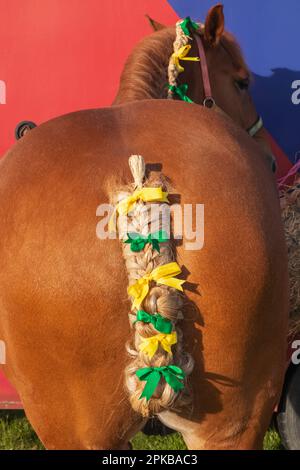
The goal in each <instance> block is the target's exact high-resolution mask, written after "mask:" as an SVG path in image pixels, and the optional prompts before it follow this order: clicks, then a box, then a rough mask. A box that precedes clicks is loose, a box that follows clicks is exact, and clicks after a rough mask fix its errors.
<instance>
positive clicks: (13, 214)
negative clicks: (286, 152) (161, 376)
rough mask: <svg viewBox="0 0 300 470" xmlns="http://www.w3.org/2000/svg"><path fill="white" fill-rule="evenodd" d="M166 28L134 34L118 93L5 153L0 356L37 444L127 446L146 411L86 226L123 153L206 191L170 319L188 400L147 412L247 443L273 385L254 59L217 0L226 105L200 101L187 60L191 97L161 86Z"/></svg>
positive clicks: (98, 251)
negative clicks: (186, 359)
mask: <svg viewBox="0 0 300 470" xmlns="http://www.w3.org/2000/svg"><path fill="white" fill-rule="evenodd" d="M153 24H154V26H157V24H156V23H155V22H153ZM174 39H175V29H174V27H172V28H164V29H160V28H159V31H156V32H155V33H153V34H152V35H151V36H149V37H148V38H146V39H144V40H143V41H142V42H141V43H140V44H139V45H138V46H137V48H136V49H135V50H134V52H133V53H132V55H131V56H130V58H129V60H128V62H127V64H126V66H125V69H124V72H123V75H122V78H121V84H120V89H119V92H118V95H117V98H116V100H115V103H114V106H112V107H111V108H107V109H96V110H87V111H80V112H76V113H72V114H69V115H66V116H62V117H59V118H56V119H53V120H51V121H49V122H47V123H45V124H42V125H41V126H39V127H38V128H36V129H34V130H32V131H30V132H28V133H27V134H26V135H25V136H24V138H22V139H21V140H20V141H19V142H18V143H16V145H14V146H13V147H12V148H11V149H10V150H9V151H8V152H7V154H6V155H5V157H4V158H3V159H2V160H1V163H0V200H1V205H0V239H1V248H0V250H1V252H0V257H1V271H0V285H1V296H0V301H1V314H0V339H1V340H3V341H5V344H6V356H7V363H6V364H5V365H4V366H2V368H3V371H4V373H5V374H6V376H7V377H8V378H9V380H10V381H11V382H12V384H13V385H14V386H15V387H16V389H17V390H18V392H19V394H20V397H21V399H22V402H23V405H24V408H25V411H26V414H27V416H28V418H29V420H30V422H31V423H32V425H33V427H34V429H35V430H36V432H37V434H38V436H39V438H40V439H41V440H42V442H43V443H44V444H45V446H46V447H47V448H48V449H123V448H127V446H128V441H129V439H131V437H132V436H134V434H135V433H136V432H137V431H138V430H139V429H141V428H142V426H143V425H144V424H145V419H144V418H142V416H140V415H139V414H138V413H136V412H135V411H133V409H132V407H131V405H130V402H129V399H128V393H127V391H126V390H125V387H124V369H125V367H126V365H127V363H128V356H127V353H126V351H125V343H126V342H127V341H128V340H129V339H130V338H131V336H132V333H131V329H130V326H129V322H128V312H129V310H130V304H129V302H128V300H127V299H126V287H127V276H126V271H125V266H124V262H123V260H122V251H121V244H120V243H119V241H118V240H112V239H111V240H99V239H98V238H97V237H96V234H95V226H96V224H97V221H98V219H97V218H96V215H95V211H96V208H97V206H98V205H99V204H101V203H105V202H108V195H107V190H106V186H107V181H108V180H109V179H110V178H111V177H112V176H113V175H115V174H122V175H124V178H125V181H127V182H128V181H131V177H130V173H129V170H128V164H127V162H128V157H129V156H130V155H131V154H140V155H143V156H144V158H145V160H146V162H147V163H158V164H160V166H161V167H162V169H163V172H164V174H165V175H167V177H168V178H170V180H171V181H172V184H173V186H174V187H175V188H176V193H179V194H180V197H181V204H185V203H189V204H196V203H203V204H205V246H204V248H203V249H202V250H200V251H185V250H184V243H183V244H182V245H181V246H179V247H178V249H177V251H178V259H179V260H180V264H181V265H184V266H185V267H186V268H187V269H188V271H189V273H190V274H189V277H188V281H189V282H190V283H191V284H196V285H197V286H198V288H197V289H191V290H187V291H186V295H187V297H188V299H189V302H190V303H193V304H194V306H195V307H196V308H193V312H194V311H195V310H196V311H197V312H198V313H197V318H193V315H192V313H191V312H189V311H188V308H187V311H186V312H184V313H185V320H184V321H183V322H182V326H181V328H182V330H183V333H184V342H185V348H186V349H187V350H188V351H189V352H190V354H191V355H192V357H193V358H194V361H195V366H194V369H193V372H192V375H191V376H190V377H189V386H190V387H191V389H192V396H193V405H192V407H191V408H190V409H189V410H188V411H186V412H181V413H178V412H177V411H176V410H175V409H173V408H172V407H171V408H170V409H165V410H162V411H161V412H160V413H159V414H158V418H159V419H160V420H161V421H162V422H163V423H164V424H165V425H167V426H169V427H171V428H173V429H175V430H177V431H179V432H181V433H182V435H183V438H184V440H185V442H186V444H187V446H188V448H189V449H256V448H261V447H262V441H263V437H264V434H265V432H266V430H267V428H268V425H269V423H270V419H271V415H272V411H273V407H274V405H275V404H276V402H277V400H278V398H279V396H280V392H281V387H282V382H283V375H284V367H285V348H286V334H287V317H288V280H287V277H288V275H287V260H286V248H285V242H284V236H283V229H282V222H281V215H280V208H279V202H278V196H277V190H276V186H275V183H274V178H273V176H272V172H271V170H270V162H269V159H268V156H269V153H270V151H269V149H268V145H267V143H266V140H265V135H264V130H263V129H261V130H260V131H259V132H258V133H257V134H256V136H255V138H254V139H252V138H251V137H250V136H249V135H248V134H247V133H246V132H245V129H248V128H249V127H251V126H252V125H253V123H254V122H255V121H256V120H257V113H256V110H255V108H254V106H253V104H252V102H251V99H250V96H249V92H248V82H249V71H248V69H247V67H246V65H245V63H244V61H243V58H242V56H241V54H240V52H239V48H238V46H237V44H236V43H235V41H234V39H233V38H232V37H231V36H230V35H229V34H228V33H226V32H224V17H223V10H222V7H221V6H220V5H217V6H216V7H214V8H212V9H211V10H210V12H209V13H208V16H207V18H206V22H205V32H204V36H203V37H202V41H203V44H204V49H205V54H206V58H207V63H208V69H209V75H210V80H211V86H212V91H213V96H214V99H215V101H216V103H217V104H218V106H219V107H220V108H221V109H222V110H223V111H224V112H225V113H226V114H225V113H224V114H222V113H221V112H216V111H215V110H214V109H207V108H205V107H203V106H199V105H198V104H201V103H202V102H203V99H204V92H203V82H202V75H201V69H200V67H199V64H195V63H192V62H191V63H190V62H185V73H184V78H185V81H186V82H187V83H188V84H189V96H190V97H191V99H192V100H193V101H194V102H195V103H196V104H190V103H185V102H182V101H179V100H166V99H165V98H166V96H167V91H166V87H165V83H166V80H167V79H166V77H167V68H168V63H169V58H170V56H171V55H172V51H173V42H174ZM191 55H194V56H195V55H198V51H197V46H196V42H195V41H194V42H193V46H192V51H191ZM149 168H150V167H149ZM150 169H151V168H150ZM152 170H153V171H155V168H154V167H153V168H152Z"/></svg>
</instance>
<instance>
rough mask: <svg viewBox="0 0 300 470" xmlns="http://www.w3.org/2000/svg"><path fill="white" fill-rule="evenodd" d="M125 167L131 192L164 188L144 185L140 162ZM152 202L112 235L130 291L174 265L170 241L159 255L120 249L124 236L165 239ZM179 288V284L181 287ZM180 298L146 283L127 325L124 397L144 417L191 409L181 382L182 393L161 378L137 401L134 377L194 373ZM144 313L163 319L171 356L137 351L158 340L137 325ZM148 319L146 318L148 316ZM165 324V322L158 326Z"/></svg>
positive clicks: (122, 220) (158, 183) (149, 328)
mask: <svg viewBox="0 0 300 470" xmlns="http://www.w3.org/2000/svg"><path fill="white" fill-rule="evenodd" d="M129 166H130V168H131V171H132V174H133V177H134V181H135V183H134V188H135V190H137V191H138V190H140V189H142V188H163V191H165V190H166V188H164V187H163V186H164V182H163V180H162V177H158V178H157V179H155V180H154V181H151V182H150V181H149V180H147V179H145V164H144V160H143V159H142V157H140V156H132V157H130V159H129ZM131 195H132V193H126V194H125V193H124V194H123V195H122V196H123V198H128V197H130V196H131ZM151 206H152V207H153V202H151V203H150V202H145V201H142V200H137V201H136V202H135V204H134V206H133V207H131V210H130V212H129V213H128V214H126V215H124V214H123V215H122V216H120V215H119V217H118V219H117V229H118V233H119V238H120V239H121V240H122V242H123V243H122V247H123V256H124V259H125V264H126V269H127V273H128V280H129V288H130V286H133V285H134V284H135V283H136V282H137V281H138V280H140V279H141V278H143V276H145V275H149V274H150V273H152V271H153V270H155V268H159V267H161V266H165V265H168V264H169V263H174V264H175V260H176V250H175V249H174V246H173V243H172V241H171V240H170V236H168V239H167V240H166V241H164V242H163V243H160V246H159V252H158V251H157V249H155V248H154V247H153V246H152V244H151V243H145V246H144V248H143V249H142V250H141V251H132V249H131V245H130V244H128V243H124V242H125V241H126V239H128V234H130V233H138V234H140V235H141V236H143V237H144V238H147V237H148V236H149V235H150V236H151V234H153V233H154V232H158V231H163V232H164V233H167V234H169V230H170V224H169V218H168V217H162V216H161V214H159V211H153V210H151ZM155 206H156V208H158V207H159V208H160V209H162V208H166V207H168V205H167V204H166V203H161V202H156V203H155ZM181 282H183V281H181ZM131 300H132V301H133V300H134V299H133V298H131ZM183 305H184V295H183V293H182V292H180V291H179V290H177V289H176V288H174V287H169V286H167V285H160V284H158V283H156V282H154V281H153V282H150V283H149V291H148V294H147V295H146V297H145V298H144V299H143V302H142V304H141V305H140V306H139V307H137V306H134V302H133V307H132V309H131V312H130V314H129V320H130V324H131V326H132V328H133V329H134V336H133V339H132V341H131V342H130V343H129V344H127V351H128V353H129V355H130V358H131V361H130V363H129V365H128V366H127V368H126V370H125V383H126V386H127V389H128V391H129V397H130V402H131V405H132V407H133V409H134V410H135V411H137V412H138V413H140V414H142V416H144V417H148V416H151V415H154V414H157V413H159V412H160V411H162V410H164V409H169V408H171V407H172V408H173V409H174V407H175V408H176V409H178V410H179V409H182V408H183V407H185V406H190V405H191V395H190V392H189V389H188V387H187V385H186V378H185V379H184V381H183V382H184V385H185V387H184V388H183V390H181V391H174V389H173V388H172V387H171V386H170V385H169V384H168V383H167V382H166V380H164V378H163V377H162V378H161V380H160V381H159V384H158V385H157V387H156V388H155V392H154V393H153V395H152V396H151V398H150V399H149V398H148V399H146V398H145V397H143V398H141V395H142V393H143V391H144V388H145V386H146V385H145V381H143V380H140V378H139V377H138V376H137V372H138V371H140V370H143V369H145V368H148V367H150V368H158V367H164V366H170V365H176V366H178V367H179V368H180V369H181V370H182V371H183V373H184V375H185V377H187V376H188V375H189V374H190V373H191V372H192V369H193V365H194V362H193V360H192V358H191V356H190V355H189V354H187V353H185V352H184V351H183V341H182V331H181V330H180V329H179V328H178V325H177V322H178V321H180V320H182V318H183ZM141 309H142V310H143V311H144V312H147V313H146V315H147V314H150V316H151V318H152V316H157V314H159V315H160V316H161V317H163V319H167V320H169V322H170V323H169V322H167V323H168V324H169V325H170V324H171V330H172V333H171V335H172V336H173V337H174V335H175V336H177V342H176V344H173V345H172V346H171V353H170V352H167V351H166V350H165V349H164V348H163V347H162V344H160V343H159V346H158V348H157V350H156V352H155V353H154V355H153V357H150V355H149V353H147V352H145V351H144V350H141V349H140V347H141V345H142V344H143V343H144V340H145V339H147V338H153V337H157V335H160V334H161V333H160V332H159V331H158V330H157V329H156V328H155V327H154V325H153V324H152V323H150V322H149V323H144V322H143V321H136V319H137V317H136V316H137V312H138V311H139V310H141ZM148 316H149V315H148ZM163 321H165V320H163Z"/></svg>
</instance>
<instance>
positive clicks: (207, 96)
mask: <svg viewBox="0 0 300 470" xmlns="http://www.w3.org/2000/svg"><path fill="white" fill-rule="evenodd" d="M195 38H196V42H197V46H198V50H199V57H200V61H199V64H200V69H201V73H202V80H203V87H204V101H203V106H205V107H207V108H212V107H213V106H214V105H215V100H214V99H213V97H212V91H211V86H210V79H209V72H208V66H207V60H206V54H205V50H204V46H203V42H202V39H201V36H200V35H199V34H195Z"/></svg>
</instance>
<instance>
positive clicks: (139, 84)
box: [113, 28, 175, 105]
mask: <svg viewBox="0 0 300 470" xmlns="http://www.w3.org/2000/svg"><path fill="white" fill-rule="evenodd" d="M174 40H175V29H174V28H166V29H163V30H161V31H158V32H156V33H154V34H152V35H151V36H148V37H146V38H145V39H144V40H143V41H141V42H140V43H139V44H138V46H137V47H136V48H135V50H134V51H133V52H132V54H131V55H130V56H129V59H128V60H127V62H126V65H125V67H124V70H123V72H122V75H121V79H120V87H119V90H118V93H117V96H116V98H115V100H114V102H113V105H119V104H122V103H128V102H131V101H138V100H146V99H164V98H166V97H167V92H168V89H167V83H168V66H169V60H170V56H171V55H172V52H173V42H174Z"/></svg>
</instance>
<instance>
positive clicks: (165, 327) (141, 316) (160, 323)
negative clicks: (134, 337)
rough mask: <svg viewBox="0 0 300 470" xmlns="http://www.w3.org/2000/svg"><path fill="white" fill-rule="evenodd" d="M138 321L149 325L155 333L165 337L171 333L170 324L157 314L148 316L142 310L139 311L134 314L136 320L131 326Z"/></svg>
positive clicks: (148, 314) (171, 326)
mask: <svg viewBox="0 0 300 470" xmlns="http://www.w3.org/2000/svg"><path fill="white" fill-rule="evenodd" d="M138 321H142V322H143V323H151V324H152V325H153V326H154V328H155V329H156V330H157V331H159V332H160V333H165V334H166V335H169V334H170V333H171V332H172V328H173V325H172V322H171V321H170V320H168V319H167V318H164V317H162V316H161V315H160V314H159V313H155V314H154V315H150V313H147V312H145V311H144V310H139V311H138V312H137V314H136V320H135V322H134V323H133V324H135V323H136V322H138Z"/></svg>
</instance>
